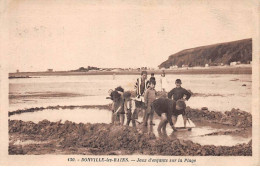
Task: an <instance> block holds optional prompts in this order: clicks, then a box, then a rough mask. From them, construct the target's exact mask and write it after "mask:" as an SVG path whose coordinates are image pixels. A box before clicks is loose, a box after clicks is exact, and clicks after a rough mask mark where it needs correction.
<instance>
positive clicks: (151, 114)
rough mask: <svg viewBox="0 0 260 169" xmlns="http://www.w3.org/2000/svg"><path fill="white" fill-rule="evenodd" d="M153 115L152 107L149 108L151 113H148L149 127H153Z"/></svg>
mask: <svg viewBox="0 0 260 169" xmlns="http://www.w3.org/2000/svg"><path fill="white" fill-rule="evenodd" d="M153 114H154V109H153V107H151V111H150V125H154V123H153Z"/></svg>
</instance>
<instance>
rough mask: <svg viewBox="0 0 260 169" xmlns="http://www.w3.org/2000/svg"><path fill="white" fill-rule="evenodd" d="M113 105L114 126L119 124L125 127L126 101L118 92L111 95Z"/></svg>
mask: <svg viewBox="0 0 260 169" xmlns="http://www.w3.org/2000/svg"><path fill="white" fill-rule="evenodd" d="M111 96H112V100H113V104H112V112H113V114H112V124H117V123H118V122H119V124H121V125H123V124H124V120H125V113H124V99H123V98H122V96H121V95H120V94H119V93H118V91H113V92H112V93H111Z"/></svg>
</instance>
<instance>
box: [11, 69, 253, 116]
mask: <svg viewBox="0 0 260 169" xmlns="http://www.w3.org/2000/svg"><path fill="white" fill-rule="evenodd" d="M138 77H139V75H116V78H115V79H114V80H113V75H88V76H42V77H40V78H29V79H22V78H21V79H10V80H9V95H10V96H12V98H10V99H9V103H10V106H9V111H13V110H17V109H24V108H31V107H41V106H43V107H47V106H51V105H54V106H55V105H90V104H95V105H96V104H97V105H103V104H108V103H109V100H106V99H105V98H106V96H107V95H108V90H109V89H114V88H115V87H117V86H122V87H123V88H125V90H134V83H135V81H136V78H138ZM149 77H150V76H149ZM149 77H148V78H149ZM155 77H156V81H157V85H156V90H160V83H159V79H160V76H158V75H156V76H155ZM166 78H167V81H168V87H167V91H169V90H170V89H172V88H174V87H175V84H174V81H175V80H176V79H177V78H180V79H182V83H183V84H182V86H183V87H184V88H186V89H190V90H191V91H192V92H193V93H196V94H198V95H197V96H196V97H195V96H194V97H191V98H190V100H189V101H188V102H186V104H187V106H190V107H192V108H201V107H208V108H209V110H214V111H222V112H224V111H230V110H231V109H232V108H239V109H241V110H244V111H247V112H251V97H252V87H251V86H252V76H251V75H243V74H241V75H233V74H221V75H217V74H215V75H166ZM243 84H245V85H246V86H242V85H243ZM39 93H41V94H43V95H44V94H46V95H47V94H48V95H49V94H53V96H52V95H49V96H48V97H40V96H39ZM56 93H68V95H67V96H64V95H62V96H60V97H57V96H56V95H55V94H56ZM70 94H76V96H70ZM22 96H26V97H22Z"/></svg>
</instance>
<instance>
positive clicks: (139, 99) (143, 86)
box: [135, 71, 148, 122]
mask: <svg viewBox="0 0 260 169" xmlns="http://www.w3.org/2000/svg"><path fill="white" fill-rule="evenodd" d="M147 88H148V81H147V72H146V71H142V72H141V77H139V78H138V79H137V80H136V83H135V90H136V98H135V100H136V102H135V105H136V109H137V112H138V113H139V112H141V111H142V113H143V115H144V114H145V104H144V93H145V91H146V90H147ZM143 122H144V116H143Z"/></svg>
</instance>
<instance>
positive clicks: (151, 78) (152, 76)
mask: <svg viewBox="0 0 260 169" xmlns="http://www.w3.org/2000/svg"><path fill="white" fill-rule="evenodd" d="M151 80H153V81H155V83H156V80H155V77H154V73H151V77H150V80H149V81H151Z"/></svg>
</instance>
